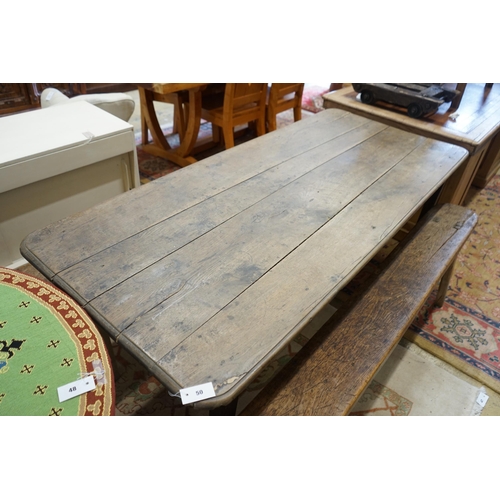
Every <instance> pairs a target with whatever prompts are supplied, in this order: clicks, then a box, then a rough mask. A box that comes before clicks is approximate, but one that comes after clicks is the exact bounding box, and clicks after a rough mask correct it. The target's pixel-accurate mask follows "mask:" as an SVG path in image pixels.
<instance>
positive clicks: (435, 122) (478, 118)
mask: <svg viewBox="0 0 500 500" xmlns="http://www.w3.org/2000/svg"><path fill="white" fill-rule="evenodd" d="M323 98H324V106H325V108H339V109H343V110H345V111H350V112H352V113H356V114H358V115H361V116H364V117H366V118H370V119H373V120H377V121H380V122H382V123H385V124H387V125H391V126H393V127H398V128H401V129H403V130H407V131H409V132H413V133H416V134H420V135H423V136H425V137H430V138H432V139H437V140H440V141H444V142H448V143H450V144H456V145H457V146H461V147H464V148H465V149H467V151H469V153H470V157H469V160H468V162H467V163H465V164H464V165H463V166H462V168H461V170H460V171H457V173H456V174H455V176H454V179H453V180H451V181H450V182H449V183H448V186H447V188H446V189H445V190H444V191H443V192H442V195H441V199H440V200H439V201H440V202H444V201H445V199H446V200H448V201H449V202H451V203H455V204H458V205H460V204H463V202H464V199H465V196H466V194H467V191H468V190H469V187H470V185H471V183H472V182H473V180H474V179H475V178H476V180H474V184H475V185H478V186H479V187H484V185H486V183H487V181H488V180H489V179H491V177H492V176H493V174H494V173H495V170H496V168H497V167H498V160H499V152H500V134H499V131H500V86H499V85H494V86H493V87H492V88H487V87H485V85H484V84H477V83H469V84H467V87H466V89H465V92H464V95H463V97H462V101H461V103H460V107H459V108H458V110H456V111H454V112H450V111H449V109H450V104H443V105H441V106H440V107H439V109H438V111H437V112H436V113H434V114H433V115H430V116H427V117H423V118H410V117H409V116H408V115H407V114H406V110H405V109H404V108H401V107H398V106H394V105H392V104H389V103H385V102H381V101H377V102H376V103H375V104H364V103H362V102H361V101H359V100H358V99H357V92H355V91H354V89H353V88H352V87H350V86H349V87H346V88H344V89H341V90H337V91H335V92H332V93H330V94H326V95H324V96H323ZM454 113H455V114H456V115H457V116H456V119H455V120H454V119H453V117H450V116H451V115H453V114H454ZM451 193H453V196H450V194H451Z"/></svg>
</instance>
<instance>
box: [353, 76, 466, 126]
mask: <svg viewBox="0 0 500 500" xmlns="http://www.w3.org/2000/svg"><path fill="white" fill-rule="evenodd" d="M440 85H441V84H439V83H353V84H352V86H353V88H354V90H355V91H356V92H359V93H361V102H364V103H366V104H373V103H374V102H375V101H385V102H389V103H391V104H395V105H397V106H402V107H404V108H406V109H407V113H408V116H411V117H412V118H419V117H421V116H422V115H424V114H429V113H435V112H436V111H437V109H438V108H439V106H441V104H443V103H444V102H451V101H452V100H453V98H454V97H455V96H457V95H458V94H459V93H460V92H459V91H457V90H446V89H444V88H442V87H441V86H440Z"/></svg>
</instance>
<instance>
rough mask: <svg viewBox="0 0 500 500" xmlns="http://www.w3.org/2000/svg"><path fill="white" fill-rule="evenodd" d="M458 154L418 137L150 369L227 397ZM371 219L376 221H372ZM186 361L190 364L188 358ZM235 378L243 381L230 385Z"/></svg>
mask: <svg viewBox="0 0 500 500" xmlns="http://www.w3.org/2000/svg"><path fill="white" fill-rule="evenodd" d="M465 156H466V153H465V152H464V150H462V149H460V148H456V147H454V146H450V145H446V144H442V143H435V142H433V141H430V142H427V141H426V142H425V143H424V145H423V146H422V147H421V148H417V150H415V151H414V152H413V153H412V154H410V155H408V156H406V157H405V158H404V159H403V160H401V161H400V162H399V163H397V165H395V166H394V168H392V169H391V170H390V171H389V172H387V173H386V174H385V175H384V176H383V177H382V178H381V179H379V180H378V181H376V182H374V183H373V184H372V185H371V186H370V187H369V188H367V189H365V190H364V191H363V193H362V194H360V195H359V196H357V197H356V198H355V199H354V200H353V201H352V202H351V203H350V204H349V205H348V206H347V207H346V208H344V209H343V210H342V211H340V212H339V213H338V214H337V215H336V216H335V217H334V218H333V219H331V220H330V221H329V222H328V223H326V224H324V225H323V226H322V227H321V228H320V229H319V230H317V231H316V232H314V234H312V235H311V236H310V237H309V238H307V239H306V240H305V243H304V244H302V245H300V246H298V247H297V248H295V250H294V251H293V252H291V253H290V254H288V255H287V257H286V258H285V259H282V260H281V261H280V262H279V263H278V264H276V265H275V266H274V267H273V268H271V269H270V270H269V271H268V272H267V273H266V274H264V275H263V276H262V277H261V278H260V279H258V280H257V281H256V282H255V283H254V284H253V285H252V286H250V287H249V288H247V289H246V290H245V291H244V292H243V293H241V294H240V295H239V296H237V297H235V299H234V300H233V301H232V302H231V303H230V304H228V305H227V306H225V307H224V308H223V309H221V311H220V312H218V313H217V314H216V315H215V316H213V317H212V318H211V319H210V321H208V322H207V323H205V324H204V325H202V326H201V327H200V328H198V329H197V330H196V331H195V332H194V333H193V334H191V335H190V336H188V337H186V339H185V340H184V341H183V342H181V343H180V344H179V345H178V346H176V347H175V348H174V349H173V350H171V351H170V352H169V353H168V354H166V355H165V356H164V357H163V358H162V359H160V360H159V362H158V367H159V368H160V369H163V370H164V372H168V373H169V381H171V380H175V381H177V383H178V384H179V386H180V387H185V386H189V385H194V384H196V383H201V382H203V381H212V382H213V383H214V386H215V387H216V393H217V394H218V395H219V396H220V397H219V399H218V400H219V401H222V400H225V401H227V400H228V399H229V400H230V399H231V398H232V397H234V396H235V394H237V393H239V392H240V391H241V390H243V388H244V387H245V386H246V384H247V383H248V381H249V380H251V376H252V374H253V373H256V372H257V371H258V370H259V369H260V368H261V367H262V365H263V364H264V363H265V362H267V361H268V360H269V359H270V358H271V357H272V356H273V355H274V354H275V353H276V352H278V351H279V349H281V348H282V347H283V345H285V344H286V343H287V342H289V341H290V340H291V339H292V338H293V337H294V336H295V335H296V334H297V333H298V332H299V331H300V328H301V327H302V326H304V325H305V324H306V323H307V322H308V321H309V320H310V319H311V318H312V317H313V316H314V314H315V312H316V311H318V310H319V309H321V307H323V306H324V304H325V303H326V302H328V301H329V300H330V299H331V298H332V297H333V295H334V294H335V292H336V291H337V290H338V289H340V288H341V287H342V286H343V285H344V284H345V283H346V282H348V281H349V279H351V277H352V276H353V275H354V274H355V273H356V272H357V271H358V270H359V269H360V267H362V266H363V265H364V264H366V262H367V261H368V260H369V259H370V258H371V257H372V256H373V255H374V253H375V252H376V251H378V249H379V248H381V246H382V245H383V243H384V242H385V241H386V240H387V239H388V238H390V237H391V236H392V234H393V233H394V232H396V231H397V229H398V228H399V227H401V226H402V224H403V223H404V222H405V221H406V220H408V219H409V217H410V216H411V215H412V213H413V212H414V211H415V209H416V208H417V207H418V205H419V204H421V203H423V202H424V201H425V199H427V197H428V196H430V195H431V194H432V193H433V191H434V190H435V189H436V187H437V186H438V185H439V184H440V183H441V181H442V179H443V178H444V177H446V176H447V175H449V174H450V173H451V172H452V171H453V170H454V169H455V168H456V167H457V165H458V164H459V163H460V160H461V159H463V158H464V157H465ZM426 158H428V159H429V160H430V159H432V166H429V165H427V167H426V168H425V164H426V162H425V160H426ZM403 186H404V189H402V187H403ZM374 221H377V222H378V223H377V224H376V225H374ZM165 317H168V315H164V316H162V318H161V319H160V320H159V321H158V323H157V324H156V325H155V328H156V329H157V332H160V333H161V332H166V331H169V330H168V327H167V328H164V326H163V324H162V320H164V319H163V318H165ZM154 319H157V318H154ZM141 327H142V324H141V320H139V321H138V322H137V323H135V324H134V328H136V329H137V331H138V332H139V331H141V330H142V332H144V331H145V330H146V328H144V329H143V328H141ZM170 333H171V332H170V331H169V335H170ZM143 339H144V337H143V336H142V335H140V334H137V335H133V334H132V332H130V333H129V332H128V331H127V332H126V333H125V334H123V335H121V336H120V337H119V342H123V343H126V344H127V347H128V348H130V349H132V350H134V348H135V349H137V348H139V349H141V350H144V349H147V346H145V345H143V344H142V341H143ZM158 341H161V336H158ZM136 343H137V344H136ZM138 344H140V345H138ZM156 347H157V346H156ZM190 359H193V360H197V362H196V363H195V364H193V363H190ZM216 359H217V361H216ZM157 373H158V372H157ZM240 380H243V382H242V383H240V384H237V382H238V381H240ZM174 389H175V388H174ZM208 404H213V402H211V403H208Z"/></svg>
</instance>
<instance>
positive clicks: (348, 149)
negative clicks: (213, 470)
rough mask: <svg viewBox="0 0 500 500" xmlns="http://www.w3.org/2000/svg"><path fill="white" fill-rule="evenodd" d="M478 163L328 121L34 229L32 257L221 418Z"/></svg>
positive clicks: (337, 119)
mask: <svg viewBox="0 0 500 500" xmlns="http://www.w3.org/2000/svg"><path fill="white" fill-rule="evenodd" d="M467 158H468V152H467V151H466V150H465V149H464V148H461V147H459V146H456V145H452V144H447V143H444V142H440V141H436V140H433V139H429V138H425V137H422V136H419V135H416V134H412V133H409V132H406V131H403V130H399V129H397V128H395V127H391V126H388V125H385V124H382V123H379V122H376V121H373V120H368V119H366V118H363V117H360V116H357V115H355V114H353V113H349V112H345V111H341V110H334V109H331V110H326V111H324V112H321V113H318V114H316V115H314V116H311V117H308V118H307V119H303V120H301V121H299V122H296V123H293V124H291V125H289V126H287V127H284V128H281V129H279V130H277V131H275V132H271V133H268V134H266V135H264V136H261V137H258V138H256V139H253V140H251V141H249V142H247V143H244V144H241V145H239V146H237V147H235V148H231V149H229V150H227V151H223V152H221V153H219V154H216V155H214V156H211V157H209V158H206V159H204V160H201V161H199V162H197V163H196V164H194V165H190V166H189V167H187V168H184V169H180V170H178V171H176V172H174V173H172V174H169V175H167V176H165V177H162V178H160V179H158V180H155V181H154V182H151V183H148V184H146V185H143V186H141V187H139V188H138V189H135V190H133V191H130V192H128V193H125V194H123V195H120V196H118V197H115V198H114V199H112V200H109V201H108V202H105V203H102V204H100V205H98V206H96V207H94V208H91V209H89V210H87V211H84V212H82V213H80V214H78V215H76V216H73V217H70V218H67V219H63V220H62V221H59V222H58V223H55V224H52V225H50V226H48V227H46V228H44V229H41V230H39V231H35V232H34V233H32V234H30V235H29V236H28V237H27V238H26V239H25V240H24V242H23V244H22V247H21V252H22V254H23V256H24V257H25V258H26V259H27V260H28V261H29V262H30V263H31V264H33V265H34V266H35V267H36V268H37V269H38V270H39V271H40V272H42V273H43V274H44V275H45V276H46V277H47V278H49V279H50V280H51V281H52V282H54V283H55V284H57V285H58V286H59V287H61V288H62V289H64V290H65V291H66V292H67V293H69V294H70V295H71V296H72V297H74V298H75V299H76V300H77V301H78V302H79V303H80V304H81V306H82V307H83V308H84V309H85V310H86V311H87V312H88V313H89V314H90V316H91V317H92V318H93V319H94V320H95V321H96V322H97V323H98V324H99V325H101V327H103V328H104V329H105V330H106V331H107V332H108V333H109V335H110V336H111V337H112V338H113V339H114V340H115V341H116V342H118V344H120V345H121V346H123V347H124V348H125V349H127V350H128V351H129V352H130V353H131V354H132V355H134V356H135V357H136V358H137V359H138V360H139V361H141V362H142V363H143V364H144V366H146V367H147V368H148V369H149V370H150V371H151V372H152V373H153V374H154V375H155V376H156V377H157V378H158V379H159V380H160V381H161V382H162V383H163V384H164V385H165V386H166V387H167V388H168V390H169V391H170V392H171V393H172V394H176V393H178V392H179V391H180V390H181V389H186V388H192V387H198V386H200V385H202V384H211V386H212V387H213V389H214V394H215V396H213V397H210V398H209V399H204V400H200V401H198V402H196V403H195V406H196V407H198V408H208V409H214V408H217V407H220V406H226V405H230V404H232V403H234V401H236V400H237V398H238V396H239V395H240V394H241V393H242V391H244V390H245V388H246V387H247V386H248V385H249V384H250V382H251V381H252V380H254V379H255V378H256V377H257V376H258V375H259V373H260V372H261V371H262V370H263V369H264V368H265V367H266V365H267V363H268V362H269V361H271V360H272V359H273V356H275V355H276V354H277V353H278V352H279V351H280V350H281V349H282V348H283V347H284V346H286V345H287V344H288V343H289V342H290V341H292V340H293V339H294V338H295V337H296V336H297V335H299V333H300V332H301V331H302V329H303V328H304V327H305V326H306V325H308V324H309V322H311V321H312V320H313V319H314V318H315V317H316V315H317V314H318V313H319V312H320V311H321V310H322V309H323V308H324V307H326V306H327V305H328V304H329V303H330V301H331V300H332V299H333V298H334V297H335V295H336V294H337V293H338V292H339V291H340V290H341V289H342V288H343V287H344V286H345V285H346V284H347V283H349V281H350V280H351V279H352V278H353V277H354V276H355V275H356V274H357V273H358V272H359V271H360V270H361V269H362V268H363V266H365V264H367V263H368V262H369V261H370V259H371V258H372V257H373V256H374V255H375V254H376V253H377V252H378V251H379V250H380V249H382V248H383V246H384V245H385V244H386V243H387V242H388V241H389V240H391V238H392V237H393V236H394V235H395V234H396V233H397V232H398V231H399V230H400V229H401V228H402V227H403V226H404V225H405V223H406V222H407V221H408V220H409V219H410V218H411V217H412V215H413V214H415V213H416V212H417V211H418V210H420V209H421V207H422V206H423V205H424V204H426V202H427V203H429V202H430V200H432V199H433V198H434V197H435V193H436V192H439V190H441V189H443V188H446V184H447V182H449V181H450V179H452V178H453V175H454V173H455V172H456V171H457V170H458V169H460V167H461V165H462V164H463V162H464V161H466V160H467ZM422 272H425V269H423V270H422ZM394 293H398V291H397V290H394ZM360 334H361V332H360Z"/></svg>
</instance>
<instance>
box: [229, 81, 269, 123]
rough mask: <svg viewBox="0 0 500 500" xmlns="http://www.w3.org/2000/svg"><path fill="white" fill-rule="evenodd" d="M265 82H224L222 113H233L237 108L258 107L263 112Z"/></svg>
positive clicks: (264, 105)
mask: <svg viewBox="0 0 500 500" xmlns="http://www.w3.org/2000/svg"><path fill="white" fill-rule="evenodd" d="M266 88H267V84H266V83H226V90H225V94H224V110H223V114H224V115H226V114H227V115H228V116H229V115H234V113H235V112H237V111H238V110H239V109H248V108H258V111H259V112H262V113H265V107H266Z"/></svg>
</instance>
